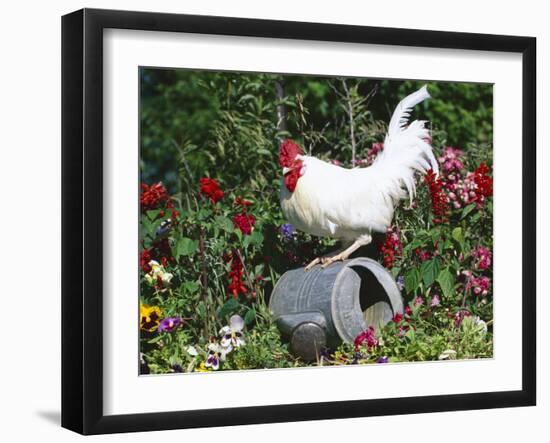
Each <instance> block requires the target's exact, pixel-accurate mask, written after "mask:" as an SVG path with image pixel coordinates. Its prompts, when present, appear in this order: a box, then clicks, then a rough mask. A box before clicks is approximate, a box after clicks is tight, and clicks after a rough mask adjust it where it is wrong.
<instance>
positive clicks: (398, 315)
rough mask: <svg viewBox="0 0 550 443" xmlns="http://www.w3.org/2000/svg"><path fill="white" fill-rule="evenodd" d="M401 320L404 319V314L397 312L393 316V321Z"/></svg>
mask: <svg viewBox="0 0 550 443" xmlns="http://www.w3.org/2000/svg"><path fill="white" fill-rule="evenodd" d="M401 320H403V314H399V313H397V314H395V315H394V316H393V318H392V321H393V322H394V323H399V322H401Z"/></svg>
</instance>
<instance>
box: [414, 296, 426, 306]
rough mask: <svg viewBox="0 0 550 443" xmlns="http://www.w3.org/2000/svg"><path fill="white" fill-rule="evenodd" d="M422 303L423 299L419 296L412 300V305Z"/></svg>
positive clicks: (420, 304)
mask: <svg viewBox="0 0 550 443" xmlns="http://www.w3.org/2000/svg"><path fill="white" fill-rule="evenodd" d="M423 304H424V299H423V298H422V297H420V296H418V297H416V298H415V299H414V301H413V306H422V305H423Z"/></svg>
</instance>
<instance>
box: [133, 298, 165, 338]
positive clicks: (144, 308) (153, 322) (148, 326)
mask: <svg viewBox="0 0 550 443" xmlns="http://www.w3.org/2000/svg"><path fill="white" fill-rule="evenodd" d="M161 315H162V311H161V309H160V308H159V307H158V306H149V305H144V304H142V303H140V304H139V317H140V321H139V326H140V328H141V330H142V331H147V332H154V331H156V330H157V328H158V326H159V323H160V317H161Z"/></svg>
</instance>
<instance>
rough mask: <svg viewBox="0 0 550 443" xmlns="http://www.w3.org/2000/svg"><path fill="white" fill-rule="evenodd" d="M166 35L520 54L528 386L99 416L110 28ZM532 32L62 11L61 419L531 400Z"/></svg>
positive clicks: (200, 421)
mask: <svg viewBox="0 0 550 443" xmlns="http://www.w3.org/2000/svg"><path fill="white" fill-rule="evenodd" d="M107 28H118V29H133V30H147V31H171V32H185V33H198V34H216V35H227V36H250V37H268V38H285V39H301V40H317V41H333V42H353V43H370V44H377V45H399V46H411V47H412V46H415V47H424V48H453V49H467V50H480V51H501V52H510V53H519V54H522V63H523V80H522V82H523V85H522V88H523V90H522V94H523V98H522V100H523V102H522V103H523V104H522V107H523V109H522V111H523V119H522V131H523V140H522V158H523V160H522V161H523V163H522V168H521V171H522V182H523V203H522V204H523V206H522V220H523V230H522V252H523V262H522V302H521V307H522V389H521V390H517V391H506V392H479V393H473V394H459V395H436V396H421V397H404V398H392V399H374V400H357V401H337V402H326V403H308V404H290V405H265V406H261V407H238V408H230V409H209V410H198V411H178V412H161V413H143V414H132V415H109V416H106V415H104V413H103V407H102V404H103V376H102V371H103V342H102V340H103V339H102V327H103V325H102V310H103V298H102V285H103V278H102V263H103V255H102V254H103V249H102V245H103V226H102V223H103V209H102V206H103V200H102V195H103V148H102V137H103V121H102V120H103V111H102V107H103V87H102V85H103V78H102V77H103V38H102V37H103V30H104V29H107ZM535 60H536V39H535V38H532V37H515V36H502V35H484V34H470V33H455V32H440V31H422V30H411V29H390V28H377V27H363V26H348V25H336V24H319V23H299V22H286V21H273V20H256V19H243V18H229V17H210V16H195V15H177V14H162V13H149V12H128V11H111V10H97V9H83V10H79V11H76V12H73V13H71V14H68V15H65V16H64V17H63V18H62V200H63V204H62V426H63V427H65V428H68V429H71V430H73V431H76V432H79V433H82V434H102V433H115V432H131V431H150V430H161V429H177V428H192V427H210V426H228V425H238V424H254V423H273V422H284V421H301V420H319V419H331V418H347V417H362V416H379V415H391V414H413V413H424V412H436V411H457V410H466V409H486V408H501V407H514V406H532V405H535V403H536V336H535V335H536V323H535V320H536V316H535V307H536V297H535V294H536V276H535V272H536V271H535V269H536V155H535V146H536V144H535V140H536V136H535V135H536V134H535V131H536V89H535V85H536V69H535V68H536V62H535Z"/></svg>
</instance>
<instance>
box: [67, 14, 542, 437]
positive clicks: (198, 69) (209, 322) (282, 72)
mask: <svg viewBox="0 0 550 443" xmlns="http://www.w3.org/2000/svg"><path fill="white" fill-rule="evenodd" d="M62 26H63V28H62V55H63V67H62V75H63V79H62V83H63V85H62V86H63V94H62V105H63V116H62V117H63V128H62V135H63V137H62V139H63V146H62V150H63V156H62V159H63V165H62V170H63V227H62V231H63V248H62V250H63V294H62V296H63V303H62V306H63V312H62V321H63V325H62V345H63V346H62V351H63V352H62V358H63V361H62V370H63V374H62V425H63V426H64V427H66V428H69V429H72V430H74V431H77V432H80V433H83V434H99V433H113V432H129V431H146V430H160V429H176V428H189V427H201V426H224V425H236V424H250V423H269V422H281V421H297V420H315V419H327V418H345V417H359V416H375V415H387V414H410V413H420V412H432V411H451V410H463V409H481V408H497V407H512V406H529V405H534V404H535V400H536V395H535V391H536V389H535V387H536V374H535V366H536V356H535V349H536V342H535V305H536V300H535V297H536V288H535V257H536V250H535V248H536V238H535V236H536V234H535V232H536V229H535V228H536V222H535V220H536V217H535V201H536V186H535V183H536V180H535V129H536V128H535V122H536V118H535V109H536V106H535V50H536V42H535V39H534V38H530V37H513V36H496V35H482V34H463V33H451V32H435V31H422V30H408V29H388V28H373V27H358V26H347V25H336V24H319V23H298V22H281V21H269V20H252V19H242V18H228V17H208V16H189V15H176V14H158V13H147V12H126V11H108V10H91V9H84V10H80V11H77V12H74V13H72V14H69V15H66V16H64V17H63V22H62Z"/></svg>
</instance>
